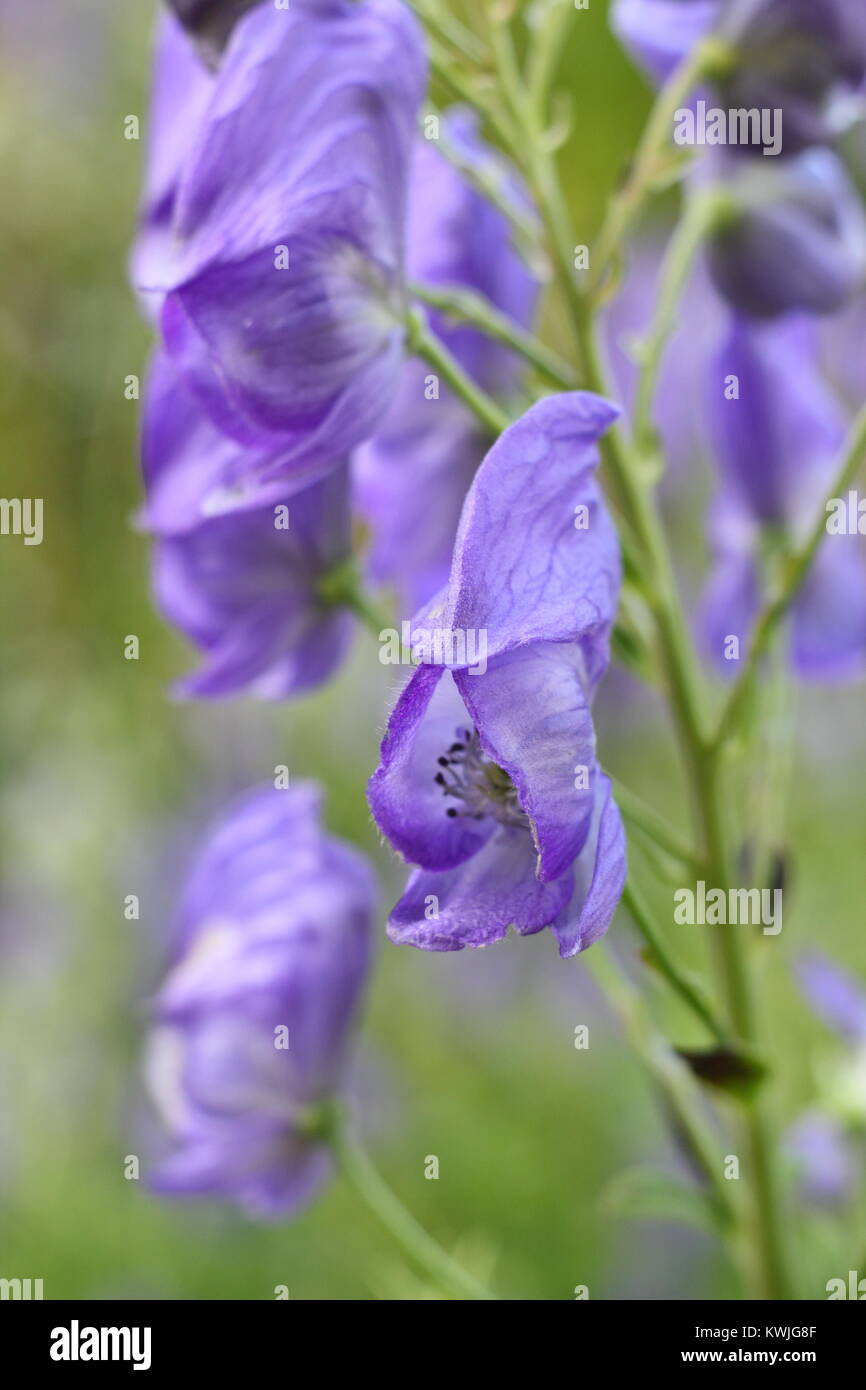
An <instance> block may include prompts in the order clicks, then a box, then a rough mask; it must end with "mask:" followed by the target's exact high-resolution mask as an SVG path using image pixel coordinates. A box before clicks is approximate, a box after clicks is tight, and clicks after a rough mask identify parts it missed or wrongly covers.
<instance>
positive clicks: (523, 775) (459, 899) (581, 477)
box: [369, 392, 625, 956]
mask: <svg viewBox="0 0 866 1390" xmlns="http://www.w3.org/2000/svg"><path fill="white" fill-rule="evenodd" d="M616 414H617V412H616V409H615V408H614V407H613V406H611V405H609V404H608V403H607V402H606V401H603V400H601V399H600V398H599V397H597V396H592V395H589V394H587V393H580V392H578V393H573V394H563V395H560V396H554V397H550V398H548V399H546V400H543V401H541V402H539V404H538V405H536V406H534V407H533V408H532V409H531V410H530V411H528V413H527V414H526V415H525V416H524V417H523V418H522V419H521V420H519V421H518V422H517V423H516V424H514V425H512V426H511V427H510V428H509V429H508V430H507V431H506V432H505V433H504V434H503V435H502V437H501V438H500V439H499V440H498V442H497V443H496V444H495V445H494V446H493V448H492V449H491V451H490V453H489V454H488V455H487V458H486V459H485V460H484V463H483V464H482V465H481V468H480V469H479V471H478V473H477V475H476V477H475V480H474V482H473V484H472V487H471V488H470V491H469V494H468V496H467V498H466V502H465V505H464V508H463V514H462V517H461V521H460V528H459V531H458V535H457V540H456V543H455V548H454V559H453V563H452V568H451V577H450V581H449V583H448V585H447V587H446V588H445V589H444V590H443V591H442V592H441V593H440V594H439V596H438V597H437V599H436V600H434V601H433V602H432V603H431V604H430V605H428V607H427V608H426V609H423V610H422V611H421V612H420V613H419V614H417V615H416V617H415V619H414V622H413V624H412V632H413V641H414V643H415V644H416V652H417V654H418V655H419V656H420V658H421V660H422V662H423V664H421V665H419V667H418V669H417V670H416V671H415V673H414V674H413V675H412V677H411V678H410V680H409V682H408V684H407V685H406V687H405V688H404V690H403V692H402V694H401V695H400V698H399V699H398V701H397V704H396V707H395V709H394V711H393V713H392V715H391V719H390V722H389V725H388V729H387V732H386V734H385V738H384V741H383V744H382V756H381V762H380V766H379V768H378V769H377V771H376V773H375V774H374V776H373V778H372V780H371V782H370V789H369V796H370V805H371V807H372V810H373V815H374V817H375V820H376V822H377V824H378V826H379V828H380V830H381V831H382V832H383V834H384V835H386V836H387V838H388V839H389V840H390V842H391V843H392V845H393V846H394V847H395V848H396V849H397V850H398V851H399V852H400V853H401V854H402V855H403V857H404V858H405V859H407V860H408V861H409V862H410V863H413V864H417V865H419V866H420V867H419V869H418V870H417V871H416V872H415V873H414V874H413V875H412V877H411V879H410V881H409V885H408V888H407V891H406V893H405V895H404V897H403V898H402V899H401V900H400V902H399V903H398V904H397V906H396V908H395V909H394V912H393V913H392V915H391V919H390V922H389V934H390V935H391V937H392V939H394V940H396V941H399V942H410V943H412V944H413V945H417V946H421V947H424V948H426V949H429V950H459V949H461V948H462V947H464V946H483V945H487V944H488V943H489V942H491V941H495V940H498V939H499V938H501V937H502V936H504V935H505V933H506V931H507V929H508V927H509V925H511V924H513V925H514V926H515V927H516V929H517V931H518V932H520V933H521V934H524V935H525V934H529V933H532V932H536V931H540V930H541V929H542V928H543V927H545V926H550V927H551V928H552V930H553V931H554V934H555V935H556V937H557V940H558V941H559V947H560V953H561V955H563V956H570V955H573V954H575V953H576V952H577V951H579V950H583V949H584V948H585V947H587V946H589V945H591V944H592V942H593V941H595V940H596V939H597V938H598V937H599V936H600V935H601V934H602V933H603V932H604V931H605V930H606V929H607V927H608V925H609V923H610V919H611V917H612V915H613V912H614V910H615V908H616V904H617V902H618V900H619V896H620V894H621V892H622V886H623V882H624V876H625V845H624V836H623V830H622V825H621V822H620V818H619V813H618V811H617V808H616V806H615V804H614V802H613V800H612V798H611V793H610V783H609V782H608V779H607V778H606V777H605V776H604V774H603V773H602V772H601V770H600V769H599V768H598V766H597V764H596V760H595V737H594V731H593V725H592V717H591V714H590V708H589V706H590V700H591V697H592V694H593V692H594V689H595V687H596V685H597V683H598V681H599V679H600V678H601V676H602V675H603V673H604V671H605V669H606V667H607V663H608V655H609V653H608V644H609V635H610V629H611V625H612V623H613V617H614V613H615V609H616V603H617V596H618V590H619V579H620V561H619V549H618V544H617V539H616V533H615V530H614V528H613V525H612V523H611V521H610V518H609V516H608V514H607V511H606V510H605V507H604V505H603V502H602V499H601V495H600V493H599V490H598V487H597V484H596V482H595V480H594V478H593V470H594V467H595V465H596V463H597V458H598V454H597V442H598V439H599V437H600V436H601V435H602V434H603V432H604V431H605V429H607V428H608V426H609V425H610V424H611V423H612V422H613V420H614V419H615V418H616ZM584 509H585V510H584ZM578 514H579V515H580V517H581V522H582V524H581V526H580V527H578V525H577V515H578ZM584 523H585V524H584ZM437 634H438V635H439V637H440V649H439V651H438V652H437V651H436V649H435V640H436V635H437ZM443 634H445V635H454V634H462V635H463V638H464V641H465V645H466V651H467V652H468V650H469V646H470V643H469V637H470V636H474V637H475V638H476V639H479V638H481V637H482V636H483V639H484V650H485V661H484V663H483V665H484V669H483V670H482V669H480V667H479V666H478V665H477V664H476V667H475V668H473V666H472V663H471V660H469V659H468V658H467V659H466V660H463V659H462V657H460V659H454V658H452V657H450V656H449V655H448V652H447V645H446V643H445V642H444V640H442V635H443ZM457 645H458V649H459V644H457ZM480 645H481V643H480V642H479V646H480ZM576 773H579V774H580V775H578V776H575V774H576Z"/></svg>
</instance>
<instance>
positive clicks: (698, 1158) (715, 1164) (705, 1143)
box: [584, 944, 735, 1226]
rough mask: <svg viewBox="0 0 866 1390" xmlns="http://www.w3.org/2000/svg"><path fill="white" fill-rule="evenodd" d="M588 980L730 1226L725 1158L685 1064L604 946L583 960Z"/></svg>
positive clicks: (720, 1216) (723, 1220)
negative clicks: (594, 985) (608, 1007)
mask: <svg viewBox="0 0 866 1390" xmlns="http://www.w3.org/2000/svg"><path fill="white" fill-rule="evenodd" d="M584 959H585V961H586V967H587V969H588V970H589V972H590V974H592V975H594V976H595V980H596V983H597V985H598V986H599V989H600V990H601V991H602V993H603V994H604V995H605V997H606V998H607V999H608V1000H609V1002H610V1003H611V1004H612V1006H613V1007H614V1009H615V1010H616V1012H617V1014H618V1015H619V1018H620V1019H621V1021H622V1024H623V1027H624V1028H625V1032H626V1036H627V1037H628V1040H629V1042H630V1043H631V1046H632V1048H633V1049H634V1051H635V1052H636V1053H637V1055H638V1057H639V1058H640V1060H641V1062H642V1063H643V1065H644V1067H645V1068H646V1070H647V1072H648V1073H649V1075H650V1076H651V1078H652V1080H653V1081H654V1082H655V1084H656V1085H657V1086H658V1088H659V1091H660V1092H661V1094H662V1095H663V1096H664V1098H665V1101H666V1103H667V1105H668V1106H669V1107H670V1110H671V1112H672V1113H673V1115H674V1116H675V1118H676V1121H677V1124H678V1125H679V1128H680V1130H681V1132H682V1134H683V1137H684V1138H685V1140H686V1142H687V1144H688V1147H689V1150H690V1152H691V1154H692V1156H693V1157H694V1159H695V1162H696V1163H697V1164H698V1166H699V1167H700V1169H701V1171H702V1173H703V1174H704V1177H705V1178H706V1180H707V1184H708V1200H709V1201H710V1204H711V1206H712V1209H713V1212H714V1215H715V1216H716V1218H717V1219H718V1220H719V1221H720V1223H721V1224H722V1225H723V1226H730V1225H732V1224H733V1221H734V1217H735V1212H734V1207H733V1203H732V1201H731V1194H730V1191H729V1189H728V1186H727V1184H726V1182H725V1179H724V1177H723V1176H722V1170H723V1163H724V1156H723V1154H722V1152H721V1150H720V1147H719V1143H718V1140H717V1139H716V1137H715V1135H714V1134H713V1133H712V1132H711V1131H710V1130H709V1129H708V1127H707V1125H706V1123H705V1121H704V1119H703V1116H702V1115H701V1105H702V1096H701V1093H700V1091H699V1089H698V1087H697V1086H696V1084H695V1082H694V1078H693V1077H692V1075H691V1073H690V1072H689V1070H688V1068H687V1066H686V1065H685V1063H684V1062H682V1061H681V1060H680V1058H679V1057H677V1055H676V1053H674V1052H673V1051H672V1049H671V1048H670V1046H669V1045H668V1043H667V1041H666V1040H665V1038H663V1037H662V1035H661V1034H660V1033H659V1032H658V1031H657V1030H656V1029H655V1028H654V1026H653V1024H652V1021H651V1020H650V1018H649V1015H648V1014H647V1011H646V1009H645V1008H644V1004H643V1001H642V999H641V997H640V995H639V994H638V992H637V990H636V989H635V988H634V986H633V985H632V984H631V982H630V981H629V980H628V979H627V977H626V976H625V975H624V974H623V972H622V970H621V969H620V968H619V966H618V965H617V963H616V961H615V960H614V958H613V956H612V955H611V953H610V952H609V951H607V950H606V949H605V947H604V945H603V944H596V945H595V946H594V947H593V949H592V950H591V951H587V953H586V956H585V957H584Z"/></svg>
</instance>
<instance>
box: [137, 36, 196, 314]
mask: <svg viewBox="0 0 866 1390" xmlns="http://www.w3.org/2000/svg"><path fill="white" fill-rule="evenodd" d="M213 87H214V80H213V77H212V76H211V74H210V73H209V72H208V70H207V68H206V67H205V66H204V64H203V62H202V61H201V59H200V57H199V56H198V54H197V53H196V51H195V48H194V47H193V45H192V43H191V42H190V40H189V39H188V38H187V36H186V34H184V32H183V30H182V29H181V27H180V25H179V24H178V23H177V22H176V21H175V20H174V19H172V18H171V16H170V15H163V17H162V18H161V20H160V23H159V26H158V28H157V34H156V42H155V50H154V65H153V87H152V91H151V97H150V119H149V124H148V134H147V156H146V161H145V172H144V188H143V191H142V199H141V207H140V210H139V232H138V236H137V238H136V241H135V245H134V247H133V251H132V257H131V264H130V275H131V279H132V283H133V285H134V286H136V288H137V289H138V291H139V294H140V297H141V300H142V302H143V305H144V308H145V310H146V311H147V313H148V314H149V315H151V316H156V314H157V313H158V311H159V309H160V307H161V304H162V294H161V292H159V291H154V290H152V289H151V288H150V287H152V286H160V285H162V286H164V285H165V284H167V283H168V280H169V278H170V274H171V264H172V258H173V256H174V255H175V253H176V248H175V246H174V236H173V231H172V223H173V219H174V211H175V203H176V201H177V191H178V187H179V184H180V178H181V173H182V171H183V167H184V163H185V162H186V159H187V158H188V156H189V155H190V154H191V153H192V151H193V148H194V146H195V142H196V139H197V137H198V133H199V130H200V128H201V125H202V122H203V120H204V114H205V111H206V110H207V106H208V103H209V101H210V98H211V95H212V93H213Z"/></svg>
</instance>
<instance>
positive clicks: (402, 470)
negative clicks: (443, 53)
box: [355, 109, 538, 613]
mask: <svg viewBox="0 0 866 1390" xmlns="http://www.w3.org/2000/svg"><path fill="white" fill-rule="evenodd" d="M443 133H444V134H445V135H446V136H447V139H448V141H449V142H450V144H451V145H452V146H454V148H455V149H456V150H457V151H459V153H460V155H461V157H462V158H463V159H465V160H467V161H468V162H469V163H471V164H473V165H474V166H475V167H476V168H479V169H481V168H486V169H487V170H488V171H490V172H496V173H498V175H499V177H500V180H501V181H502V183H503V184H504V185H505V186H506V187H507V188H508V189H509V196H510V197H512V198H513V199H515V200H517V201H525V199H526V194H525V191H524V190H523V188H522V186H521V185H520V184H519V183H518V181H517V178H516V176H515V174H514V173H513V171H512V170H511V169H510V168H509V166H508V165H507V164H506V163H505V162H504V161H503V160H502V159H501V157H500V156H498V155H496V154H495V153H494V152H493V151H492V150H491V149H490V148H489V147H488V146H486V145H485V144H484V143H483V142H482V141H481V139H480V138H479V136H478V133H477V129H476V122H475V119H474V117H473V116H472V115H471V114H470V113H468V112H465V111H463V110H462V109H453V110H451V111H449V112H448V114H447V116H446V118H445V121H444V130H443ZM407 273H408V277H409V279H410V280H417V281H421V282H423V283H425V284H428V285H433V286H439V287H442V286H452V285H457V286H463V287H464V288H469V289H471V290H475V291H477V292H479V293H481V294H483V295H484V296H485V297H486V298H487V299H489V300H490V302H491V303H492V304H494V305H495V306H496V308H498V309H499V310H500V311H501V312H502V313H505V314H508V315H509V316H510V317H511V318H512V319H514V321H515V322H516V323H519V324H521V325H522V326H524V327H528V326H529V324H530V322H531V320H532V316H533V313H534V310H535V303H536V299H537V291H538V286H537V282H536V281H535V280H534V279H533V277H532V275H531V274H530V272H529V270H528V269H527V267H526V265H525V264H524V262H523V260H522V259H521V257H520V256H519V255H518V254H517V251H516V250H515V248H514V246H513V244H512V236H511V231H510V228H509V225H508V223H507V221H506V219H505V218H504V217H503V215H502V213H500V212H499V211H498V209H497V208H495V207H494V206H493V204H491V203H490V202H488V200H487V199H486V198H483V197H482V196H481V195H480V194H479V193H477V192H476V191H475V189H474V188H473V187H472V185H471V184H469V183H468V182H467V180H466V179H465V177H464V176H463V175H462V174H460V173H458V171H457V170H456V169H455V167H454V166H453V164H451V163H450V162H449V160H448V159H446V157H445V156H444V155H442V154H440V153H439V151H438V149H437V147H436V142H435V141H434V140H425V139H419V140H418V142H417V144H416V149H415V157H414V161H413V167H412V178H411V182H410V189H409V223H408V236H407ZM431 323H432V326H433V328H434V329H435V331H436V333H437V334H438V336H439V337H440V338H441V339H442V340H443V341H444V342H445V344H446V346H447V347H448V348H449V350H450V351H451V352H452V353H453V354H454V356H455V357H456V358H457V359H458V361H459V362H460V363H461V365H462V366H463V367H464V368H465V369H466V371H468V372H469V373H470V375H471V376H472V377H473V378H474V379H475V381H476V382H477V383H478V384H479V385H480V386H482V387H483V388H484V389H485V390H487V391H489V392H491V393H493V394H494V395H497V396H500V397H502V396H507V395H509V394H511V393H512V392H513V391H514V390H515V389H516V388H517V385H518V373H519V369H520V364H519V362H518V360H517V359H516V358H515V356H514V354H513V353H511V352H509V351H508V349H506V348H503V347H501V346H500V345H498V344H496V343H494V342H492V341H491V339H489V338H488V337H487V336H486V335H485V334H483V333H479V332H478V331H477V330H476V329H473V328H470V327H466V326H465V325H455V324H454V323H449V322H446V321H445V320H444V319H443V317H442V316H441V315H440V314H436V313H434V314H432V315H431ZM428 372H429V368H428V367H426V366H425V365H424V364H423V363H420V362H409V363H407V364H406V366H405V367H404V368H403V377H402V381H401V385H400V389H399V391H398V393H397V396H396V398H395V400H394V403H393V405H392V407H391V409H390V411H389V413H388V416H387V418H386V420H385V423H384V426H383V428H382V429H381V430H380V431H379V433H378V434H376V435H375V436H374V438H373V439H371V440H370V441H369V443H367V444H366V445H363V446H362V447H361V448H360V449H359V450H358V452H357V454H356V456H355V469H356V478H357V488H358V499H359V507H360V511H361V514H362V515H363V516H364V518H365V519H366V521H367V523H368V526H369V528H370V531H371V536H372V543H371V549H370V555H369V569H370V574H371V577H372V579H373V580H374V582H376V583H391V584H394V585H396V586H397V587H398V589H399V598H400V602H401V605H402V607H403V611H405V612H407V613H411V612H414V610H415V609H416V608H418V607H420V606H421V605H422V604H424V603H426V602H427V601H428V599H430V598H432V596H433V595H434V594H435V593H436V592H437V591H438V590H439V589H440V588H441V587H442V585H443V584H444V583H445V581H446V579H447V578H448V567H449V564H450V560H451V549H452V546H453V544H454V536H455V534H456V532H457V523H458V521H459V519H460V508H461V506H462V504H463V498H464V497H465V496H466V491H467V488H468V487H469V484H470V482H471V481H472V477H473V475H474V473H475V470H476V469H477V467H478V465H479V463H480V462H481V459H482V458H483V457H484V453H485V450H486V448H487V447H488V445H489V443H490V442H491V441H490V440H489V439H488V438H486V437H485V435H484V434H483V432H482V431H481V429H480V428H479V426H478V424H477V422H476V420H475V418H474V417H473V416H472V415H471V413H470V412H469V411H468V410H467V409H466V407H465V406H464V405H463V403H462V402H461V401H459V400H458V399H457V398H456V397H455V395H454V394H453V392H452V391H450V390H449V389H448V388H447V387H446V386H444V385H441V386H440V392H439V395H438V397H437V398H436V399H432V400H430V399H427V395H426V394H425V386H426V382H427V375H428Z"/></svg>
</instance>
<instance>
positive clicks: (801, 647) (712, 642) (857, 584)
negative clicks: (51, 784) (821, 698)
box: [701, 315, 866, 680]
mask: <svg viewBox="0 0 866 1390" xmlns="http://www.w3.org/2000/svg"><path fill="white" fill-rule="evenodd" d="M816 338H817V335H816V329H815V324H814V322H813V321H811V320H809V319H807V318H804V317H801V316H798V315H791V316H787V317H783V318H780V319H777V320H774V321H772V322H770V323H762V322H760V321H756V320H751V319H746V318H743V317H739V316H733V317H732V320H731V325H730V329H729V332H728V333H727V335H726V338H725V341H724V343H723V344H722V347H721V349H720V351H719V353H718V356H717V357H716V359H715V362H714V363H713V364H712V366H711V368H710V371H709V374H708V380H709V382H710V384H711V395H710V399H709V403H708V410H707V420H708V429H709V431H710V435H711V440H712V444H713V449H714V453H715V457H716V461H717V463H718V465H719V468H720V471H721V475H722V481H723V488H722V491H721V493H720V495H719V498H718V499H717V502H716V504H715V509H714V515H713V519H712V547H713V554H714V561H715V563H714V570H713V573H712V577H711V579H710V582H709V584H708V587H707V591H706V593H705V596H704V601H703V604H702V612H701V625H702V629H703V632H704V635H705V637H706V640H707V643H708V646H709V650H710V651H711V652H712V654H713V655H714V657H715V658H716V659H717V660H719V662H720V663H721V664H722V666H723V668H724V669H726V670H728V671H729V672H731V671H736V669H737V663H736V661H735V660H729V659H725V654H726V650H733V648H731V647H730V639H731V638H732V637H734V638H736V639H737V643H738V648H739V655H743V654H744V653H745V651H746V649H747V645H748V636H749V632H750V629H751V625H752V621H753V619H754V617H755V614H756V612H757V610H758V607H759V604H760V595H761V558H762V550H763V549H764V547H765V544H766V543H767V542H768V541H769V542H770V543H772V542H773V539H774V536H775V537H776V538H781V539H782V540H783V542H784V541H785V540H787V541H788V542H790V541H792V540H793V541H796V540H799V539H802V532H803V531H804V528H808V527H809V526H810V525H811V523H812V522H813V521H814V518H815V516H816V514H817V511H818V510H819V509H820V508H821V507H822V506H823V503H824V502H825V501H826V497H827V490H828V488H829V487H830V485H831V481H832V478H833V475H834V472H835V467H836V461H837V459H838V455H839V451H840V449H841V446H842V443H843V441H844V438H845V433H846V421H845V417H844V414H843V412H842V410H841V408H840V406H839V404H838V402H837V400H836V399H835V397H834V396H833V394H832V393H831V391H830V390H829V388H828V386H827V384H826V383H825V381H824V380H823V378H822V376H821V374H820V372H819V370H818V367H817V359H816ZM790 653H791V660H792V663H793V665H794V668H795V670H796V671H797V672H798V673H799V674H800V675H801V676H804V677H806V678H810V679H816V680H844V679H850V678H852V677H854V676H855V675H857V674H858V673H859V672H860V671H861V670H862V668H863V664H864V661H866V570H864V565H863V560H862V556H861V554H860V552H859V547H858V543H857V537H856V536H828V537H827V539H826V540H825V541H824V542H823V544H822V545H821V547H820V549H819V551H818V554H817V557H816V560H815V563H814V565H813V567H812V569H811V571H810V573H809V575H808V577H807V578H806V580H805V582H804V584H803V586H802V588H801V590H800V594H799V596H798V598H797V599H796V600H795V603H794V606H793V609H792V621H791V648H790Z"/></svg>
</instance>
